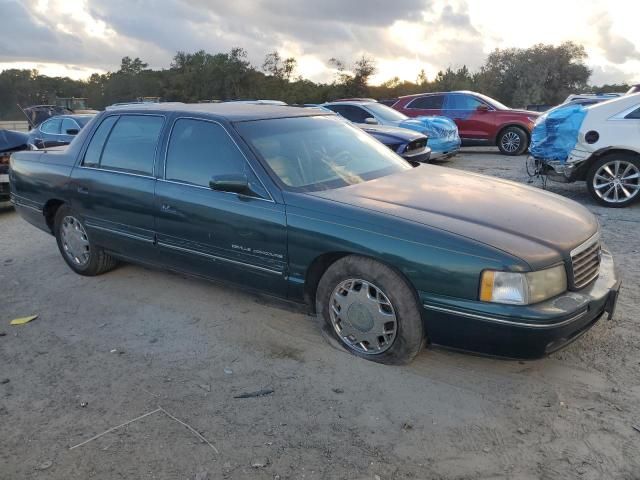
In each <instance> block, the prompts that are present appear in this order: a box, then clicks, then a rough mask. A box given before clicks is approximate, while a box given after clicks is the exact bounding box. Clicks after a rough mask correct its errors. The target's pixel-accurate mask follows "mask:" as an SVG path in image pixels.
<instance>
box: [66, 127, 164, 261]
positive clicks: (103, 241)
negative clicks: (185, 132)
mask: <svg viewBox="0 0 640 480" xmlns="http://www.w3.org/2000/svg"><path fill="white" fill-rule="evenodd" d="M163 123H164V117H163V116H156V115H112V116H107V117H105V118H104V120H103V121H102V122H101V123H100V125H99V126H98V128H97V129H96V131H95V132H94V134H93V136H92V138H91V140H90V142H89V145H88V147H87V149H86V151H85V152H84V154H83V157H82V160H81V161H80V163H79V165H78V166H76V167H75V168H74V169H73V172H72V174H71V178H72V192H71V194H72V207H73V208H74V209H75V210H76V211H78V213H79V214H80V215H81V216H82V217H83V219H84V222H85V225H86V226H87V229H88V232H87V233H88V235H89V236H90V237H91V239H92V241H93V242H94V243H96V244H98V245H101V246H103V247H105V248H106V249H108V250H110V251H112V252H115V253H117V254H119V255H121V256H125V257H131V258H133V259H138V260H143V261H144V260H146V261H154V260H155V247H154V245H153V243H154V218H153V202H154V190H155V183H156V180H155V177H154V175H153V170H154V162H155V157H156V151H157V149H158V148H157V146H158V143H159V138H160V132H161V130H162V126H163Z"/></svg>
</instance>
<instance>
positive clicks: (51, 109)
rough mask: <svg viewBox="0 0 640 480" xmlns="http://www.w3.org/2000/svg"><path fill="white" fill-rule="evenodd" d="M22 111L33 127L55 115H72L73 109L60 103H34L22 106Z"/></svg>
mask: <svg viewBox="0 0 640 480" xmlns="http://www.w3.org/2000/svg"><path fill="white" fill-rule="evenodd" d="M22 113H24V115H25V117H27V121H28V122H29V126H30V127H31V128H37V127H38V125H40V124H41V123H42V122H44V121H45V120H48V119H49V118H51V117H55V116H56V115H70V114H72V113H73V111H72V110H69V109H68V108H66V107H60V106H58V105H33V106H31V107H24V108H22Z"/></svg>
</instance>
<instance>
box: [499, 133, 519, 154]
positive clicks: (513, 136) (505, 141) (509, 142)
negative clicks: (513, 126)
mask: <svg viewBox="0 0 640 480" xmlns="http://www.w3.org/2000/svg"><path fill="white" fill-rule="evenodd" d="M520 142H521V139H520V135H518V134H517V133H515V132H507V133H505V134H504V135H503V136H502V138H501V139H500V145H502V149H503V150H504V151H505V152H509V153H513V152H516V151H518V149H519V148H520Z"/></svg>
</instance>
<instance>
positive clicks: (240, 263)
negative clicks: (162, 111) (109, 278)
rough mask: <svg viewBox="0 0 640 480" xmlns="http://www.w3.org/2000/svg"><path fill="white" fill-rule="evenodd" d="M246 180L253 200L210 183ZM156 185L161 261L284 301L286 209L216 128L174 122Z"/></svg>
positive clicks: (203, 122) (187, 121)
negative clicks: (240, 176) (224, 178)
mask: <svg viewBox="0 0 640 480" xmlns="http://www.w3.org/2000/svg"><path fill="white" fill-rule="evenodd" d="M236 173H244V174H246V175H247V176H248V178H249V180H250V185H251V187H252V188H251V189H252V191H254V192H255V193H253V194H246V195H244V194H237V193H229V192H221V191H214V190H212V189H211V188H210V187H209V181H210V180H211V178H212V177H213V176H217V175H225V174H236ZM161 176H162V177H163V178H160V179H158V183H157V185H156V201H155V215H156V231H157V245H158V247H159V255H160V260H161V261H162V262H163V263H165V264H166V265H168V266H170V267H172V268H175V269H178V270H186V271H189V272H192V273H196V274H199V275H203V276H207V277H211V278H220V279H224V280H227V281H232V282H235V283H239V284H242V285H248V286H250V287H253V288H256V289H260V290H267V291H269V292H270V293H273V294H275V295H280V296H285V295H286V282H285V275H286V265H287V234H286V219H285V208H284V205H283V204H279V203H276V202H274V201H273V200H272V199H271V196H270V195H269V193H268V192H267V191H266V189H265V188H264V186H262V184H261V183H260V181H259V180H258V178H257V176H256V175H255V173H254V172H253V170H252V169H251V167H250V165H249V163H248V162H247V159H246V158H245V157H244V154H243V153H242V152H241V150H240V149H239V148H238V146H237V145H236V143H235V141H234V140H233V138H232V137H231V136H230V135H229V133H228V132H227V131H226V129H225V127H224V126H223V125H221V124H220V123H217V122H214V121H209V120H203V119H193V118H178V119H177V120H176V121H175V123H174V125H173V128H172V130H171V136H170V138H169V142H168V146H167V154H166V160H165V166H164V172H163V174H161Z"/></svg>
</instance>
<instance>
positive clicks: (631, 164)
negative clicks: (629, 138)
mask: <svg viewBox="0 0 640 480" xmlns="http://www.w3.org/2000/svg"><path fill="white" fill-rule="evenodd" d="M612 174H613V175H612ZM586 181H587V188H588V189H589V193H590V194H591V196H592V197H593V199H594V200H595V201H596V202H598V203H599V204H600V205H604V206H606V207H611V208H623V207H626V206H628V205H631V204H632V203H633V202H635V201H637V200H638V199H640V156H638V155H636V154H633V153H630V152H613V153H609V154H607V155H604V156H603V157H602V158H600V159H598V160H597V161H595V162H594V163H593V165H591V167H590V168H589V171H588V172H587V177H586Z"/></svg>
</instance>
